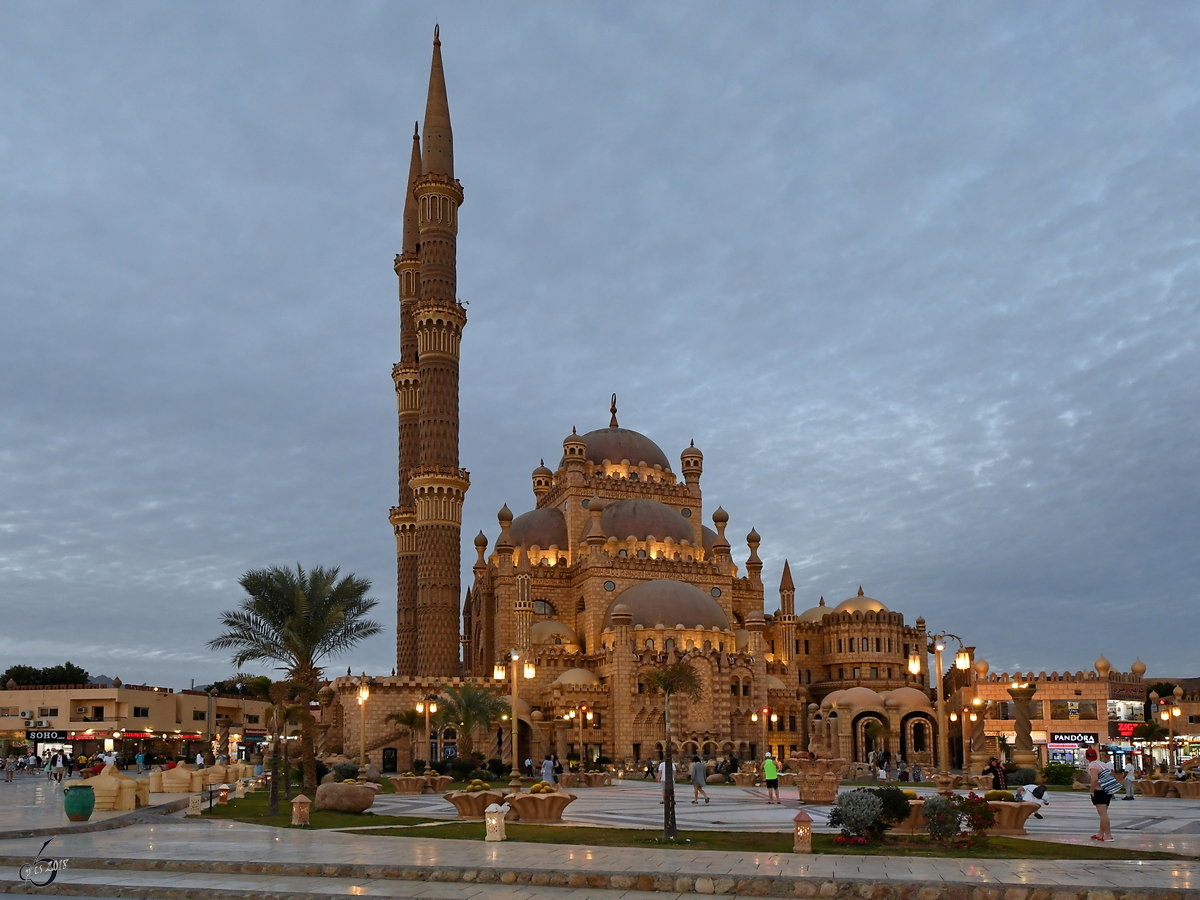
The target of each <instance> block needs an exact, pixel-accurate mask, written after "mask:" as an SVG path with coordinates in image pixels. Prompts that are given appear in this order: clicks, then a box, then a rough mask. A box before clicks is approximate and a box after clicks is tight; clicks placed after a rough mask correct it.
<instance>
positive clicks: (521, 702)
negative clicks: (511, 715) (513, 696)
mask: <svg viewBox="0 0 1200 900" xmlns="http://www.w3.org/2000/svg"><path fill="white" fill-rule="evenodd" d="M531 712H533V707H532V706H531V705H530V703H529V701H528V700H526V699H525V698H524V697H517V716H518V717H520V716H527V715H529V714H530V713H531Z"/></svg>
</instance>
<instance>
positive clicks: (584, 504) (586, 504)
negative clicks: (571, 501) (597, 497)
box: [583, 500, 592, 509]
mask: <svg viewBox="0 0 1200 900" xmlns="http://www.w3.org/2000/svg"><path fill="white" fill-rule="evenodd" d="M591 505H592V501H591V500H584V501H583V508H584V509H587V508H588V507H589V506H591Z"/></svg>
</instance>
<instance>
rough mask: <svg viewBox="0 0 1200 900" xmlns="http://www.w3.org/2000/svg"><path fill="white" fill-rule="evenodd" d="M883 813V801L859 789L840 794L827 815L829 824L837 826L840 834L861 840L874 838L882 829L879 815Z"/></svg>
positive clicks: (869, 792)
mask: <svg viewBox="0 0 1200 900" xmlns="http://www.w3.org/2000/svg"><path fill="white" fill-rule="evenodd" d="M881 812H883V800H881V799H880V798H879V797H876V796H875V794H874V793H872V792H871V791H868V790H865V789H862V788H860V789H859V790H856V791H850V792H849V793H846V794H842V795H841V796H840V797H838V800H837V804H836V805H835V806H834V807H833V809H832V810H831V811H830V813H829V824H830V825H836V826H839V827H840V828H841V829H842V834H843V835H846V836H854V837H861V838H864V839H866V838H869V837H875V836H876V835H878V834H879V832H881V831H882V830H883V829H882V828H881V827H880V823H879V814H880V813H881Z"/></svg>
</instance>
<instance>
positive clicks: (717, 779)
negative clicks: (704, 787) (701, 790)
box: [704, 772, 729, 784]
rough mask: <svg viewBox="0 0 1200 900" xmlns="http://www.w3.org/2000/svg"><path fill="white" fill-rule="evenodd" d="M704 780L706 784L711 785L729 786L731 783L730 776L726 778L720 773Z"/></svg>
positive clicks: (714, 773) (715, 773)
mask: <svg viewBox="0 0 1200 900" xmlns="http://www.w3.org/2000/svg"><path fill="white" fill-rule="evenodd" d="M704 780H705V781H706V782H708V783H709V784H728V783H729V778H728V776H726V775H724V774H722V773H720V772H713V773H712V774H711V775H709V776H708V777H707V778H706V779H704Z"/></svg>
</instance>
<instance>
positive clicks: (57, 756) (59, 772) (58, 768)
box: [50, 750, 67, 784]
mask: <svg viewBox="0 0 1200 900" xmlns="http://www.w3.org/2000/svg"><path fill="white" fill-rule="evenodd" d="M50 762H51V763H52V764H53V765H52V768H53V769H54V780H55V782H57V783H58V784H62V780H63V769H65V768H66V765H67V758H66V754H64V753H63V751H62V750H55V751H54V755H53V756H52V757H51V760H50Z"/></svg>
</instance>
